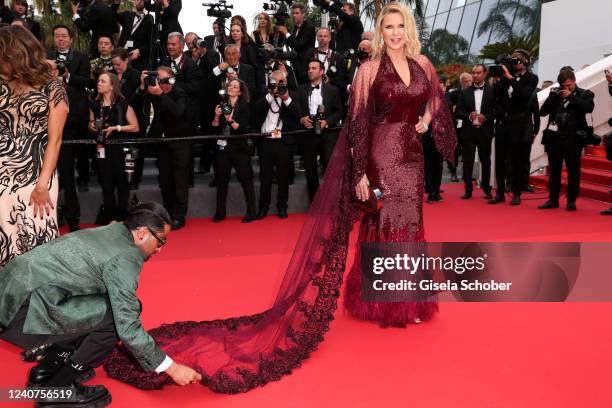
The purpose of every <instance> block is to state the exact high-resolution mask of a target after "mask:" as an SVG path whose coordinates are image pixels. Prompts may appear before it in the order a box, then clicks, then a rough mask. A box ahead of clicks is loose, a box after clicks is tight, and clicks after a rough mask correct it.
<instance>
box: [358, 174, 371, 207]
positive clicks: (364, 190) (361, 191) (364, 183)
mask: <svg viewBox="0 0 612 408" xmlns="http://www.w3.org/2000/svg"><path fill="white" fill-rule="evenodd" d="M368 187H370V180H368V176H366V175H365V174H364V175H363V177H362V178H361V180H359V183H357V185H356V186H355V194H357V198H358V199H360V200H361V201H366V200H367V199H368V198H369V197H370V189H369V188H368Z"/></svg>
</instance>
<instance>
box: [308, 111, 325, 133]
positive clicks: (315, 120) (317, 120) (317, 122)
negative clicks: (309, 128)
mask: <svg viewBox="0 0 612 408" xmlns="http://www.w3.org/2000/svg"><path fill="white" fill-rule="evenodd" d="M309 116H310V119H311V120H312V124H313V126H314V132H315V135H320V134H321V130H322V129H321V121H322V120H325V106H323V105H319V106H318V108H317V113H316V114H315V115H309Z"/></svg>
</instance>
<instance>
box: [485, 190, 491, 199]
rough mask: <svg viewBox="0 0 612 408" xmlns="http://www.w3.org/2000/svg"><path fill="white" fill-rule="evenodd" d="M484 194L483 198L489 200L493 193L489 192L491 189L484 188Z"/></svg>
mask: <svg viewBox="0 0 612 408" xmlns="http://www.w3.org/2000/svg"><path fill="white" fill-rule="evenodd" d="M484 193H485V195H484V199H485V200H491V199H493V194H491V190H485V192H484Z"/></svg>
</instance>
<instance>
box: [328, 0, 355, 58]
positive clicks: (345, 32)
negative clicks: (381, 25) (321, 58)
mask: <svg viewBox="0 0 612 408" xmlns="http://www.w3.org/2000/svg"><path fill="white" fill-rule="evenodd" d="M323 2H326V3H328V4H329V10H330V11H331V12H333V13H336V15H338V19H339V21H338V29H337V30H336V33H335V36H334V39H333V41H332V48H333V49H334V50H336V51H338V52H339V53H340V54H344V53H345V52H346V51H348V50H350V49H353V50H356V49H357V47H359V42H360V41H361V35H362V34H363V23H362V22H361V20H360V19H359V16H358V15H357V9H356V8H355V5H354V4H353V3H339V2H337V1H330V0H323Z"/></svg>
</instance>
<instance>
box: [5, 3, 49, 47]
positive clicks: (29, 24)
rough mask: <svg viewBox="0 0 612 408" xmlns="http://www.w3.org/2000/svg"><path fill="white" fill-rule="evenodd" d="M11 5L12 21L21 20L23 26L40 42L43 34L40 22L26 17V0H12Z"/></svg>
mask: <svg viewBox="0 0 612 408" xmlns="http://www.w3.org/2000/svg"><path fill="white" fill-rule="evenodd" d="M11 7H12V8H13V21H15V20H19V21H22V22H23V25H24V27H25V28H27V29H28V30H30V32H31V33H32V34H34V37H36V39H37V40H38V41H40V42H41V43H42V42H43V36H42V31H41V29H40V24H39V23H38V21H35V20H33V19H31V18H29V17H28V2H27V1H26V0H13V2H12V3H11Z"/></svg>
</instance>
